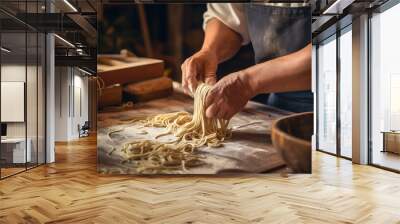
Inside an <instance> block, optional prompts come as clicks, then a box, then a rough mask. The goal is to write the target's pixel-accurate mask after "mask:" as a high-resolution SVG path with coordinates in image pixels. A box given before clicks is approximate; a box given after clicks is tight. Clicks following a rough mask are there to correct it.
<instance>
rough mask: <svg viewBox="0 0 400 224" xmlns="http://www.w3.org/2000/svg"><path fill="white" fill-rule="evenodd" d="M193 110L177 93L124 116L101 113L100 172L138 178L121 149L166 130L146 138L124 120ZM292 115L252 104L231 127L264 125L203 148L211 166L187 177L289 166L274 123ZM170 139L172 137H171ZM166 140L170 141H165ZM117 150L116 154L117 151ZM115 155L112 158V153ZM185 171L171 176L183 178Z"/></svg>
mask: <svg viewBox="0 0 400 224" xmlns="http://www.w3.org/2000/svg"><path fill="white" fill-rule="evenodd" d="M192 110H193V99H192V98H190V97H188V96H186V95H183V94H181V93H179V91H175V92H174V94H173V95H171V96H170V97H167V98H163V99H158V100H153V101H149V102H146V103H142V104H137V105H135V109H133V110H130V111H123V112H108V113H99V115H98V119H99V120H98V132H97V136H98V139H97V144H98V170H99V171H100V172H101V173H118V174H119V173H123V174H137V173H136V170H135V167H133V165H131V164H122V163H121V161H122V157H121V153H119V148H120V147H121V145H122V144H124V143H125V142H127V141H130V140H134V139H152V138H153V137H154V136H155V135H157V134H158V133H160V132H163V131H165V130H162V129H158V130H157V129H156V128H153V129H151V128H150V129H149V130H146V131H145V132H147V133H148V134H145V135H143V130H140V129H138V126H135V125H128V126H126V125H123V124H121V120H126V119H129V118H133V117H137V116H143V115H154V114H159V113H167V112H175V111H189V112H192ZM287 114H289V113H287V112H284V111H281V110H278V109H274V108H272V107H267V106H264V105H261V104H258V103H253V102H250V103H248V104H247V105H246V107H245V109H244V110H243V111H242V112H240V113H239V114H237V115H236V116H235V117H234V118H233V119H232V120H231V123H230V126H231V127H235V126H240V125H244V124H248V123H250V122H253V121H260V123H258V124H256V125H251V126H247V127H243V128H239V129H236V130H234V131H233V136H232V138H231V139H229V140H227V141H226V142H224V146H223V147H221V148H208V147H202V148H200V151H201V153H202V154H203V155H205V157H206V159H205V161H206V163H207V165H204V166H201V167H196V168H191V169H189V172H187V173H184V174H219V173H237V172H251V173H265V172H272V171H274V170H276V169H278V168H281V167H282V166H285V163H284V161H283V159H282V158H281V156H280V154H279V153H278V151H277V150H276V149H275V148H274V147H273V146H272V143H271V135H270V134H271V125H272V122H273V121H274V120H275V119H277V118H279V117H281V116H284V115H287ZM124 126H125V130H124V131H122V132H119V133H116V134H113V135H112V136H111V139H110V138H108V136H107V133H108V132H109V131H112V130H118V129H121V128H122V127H124ZM167 138H168V137H167ZM164 140H166V139H164ZM113 148H115V149H116V150H114V151H113ZM111 151H113V152H112V154H111V155H110V154H109V153H110V152H111ZM182 173H183V172H182V171H175V172H171V174H182Z"/></svg>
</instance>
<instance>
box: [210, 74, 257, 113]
mask: <svg viewBox="0 0 400 224" xmlns="http://www.w3.org/2000/svg"><path fill="white" fill-rule="evenodd" d="M253 95H255V93H254V90H253V87H252V86H251V84H250V77H249V76H248V75H246V74H245V73H244V72H235V73H232V74H229V75H227V76H225V77H224V78H223V79H221V80H219V81H218V82H217V83H216V84H215V85H214V86H213V88H212V89H211V90H210V92H209V93H208V95H207V98H206V108H207V109H206V116H207V117H209V118H221V119H225V120H229V119H231V118H232V117H233V115H235V114H236V113H237V112H239V111H240V110H242V109H243V107H244V106H245V105H246V103H247V102H248V101H249V100H250V99H251V98H252V97H253Z"/></svg>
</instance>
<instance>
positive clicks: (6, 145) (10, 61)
mask: <svg viewBox="0 0 400 224" xmlns="http://www.w3.org/2000/svg"><path fill="white" fill-rule="evenodd" d="M1 46H2V48H3V49H7V50H1V54H2V55H1V123H2V126H3V127H2V129H3V131H2V139H1V157H2V161H3V162H2V167H3V169H2V171H1V172H2V177H5V176H9V175H12V174H15V173H17V172H20V171H23V170H25V163H26V161H30V158H31V157H30V151H26V146H27V144H26V122H25V89H26V69H27V67H26V33H25V32H20V33H2V34H1ZM28 148H29V147H28Z"/></svg>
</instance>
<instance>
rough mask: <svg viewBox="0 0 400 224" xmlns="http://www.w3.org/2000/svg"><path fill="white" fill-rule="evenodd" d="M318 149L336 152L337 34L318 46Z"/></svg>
mask: <svg viewBox="0 0 400 224" xmlns="http://www.w3.org/2000/svg"><path fill="white" fill-rule="evenodd" d="M317 51H318V52H317V54H318V59H317V64H318V70H317V72H318V78H317V79H318V82H317V85H318V86H317V88H318V103H317V104H318V115H317V116H318V136H317V138H318V139H317V142H318V143H317V144H318V145H317V149H319V150H322V151H326V152H330V153H335V154H336V35H334V36H332V37H331V38H329V39H327V40H326V41H324V42H323V43H321V44H320V45H319V46H318V50H317Z"/></svg>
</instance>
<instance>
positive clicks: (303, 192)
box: [0, 137, 400, 224]
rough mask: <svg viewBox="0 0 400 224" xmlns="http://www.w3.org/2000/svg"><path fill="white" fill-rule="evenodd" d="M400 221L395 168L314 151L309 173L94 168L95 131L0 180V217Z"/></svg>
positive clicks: (11, 220) (143, 220) (109, 220)
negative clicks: (137, 173)
mask: <svg viewBox="0 0 400 224" xmlns="http://www.w3.org/2000/svg"><path fill="white" fill-rule="evenodd" d="M44 222H47V223H374V224H375V223H400V175H398V174H395V173H390V172H387V171H383V170H379V169H377V168H373V167H368V166H358V165H352V164H351V163H350V161H347V160H343V159H337V158H335V157H333V156H330V155H326V154H323V153H319V152H314V153H313V174H312V175H290V176H289V177H283V176H280V175H278V174H276V175H267V176H236V177H234V176H230V177H211V176H197V177H160V176H158V177H134V176H112V177H111V176H100V175H98V174H97V173H96V141H95V138H94V137H90V138H86V139H84V140H81V141H77V142H71V143H69V144H58V145H57V162H56V163H55V164H51V165H47V166H42V167H39V168H36V169H34V170H30V171H28V172H26V173H22V174H20V175H17V176H14V177H11V178H8V179H5V180H3V181H0V223H11V224H13V223H44Z"/></svg>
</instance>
